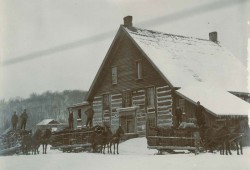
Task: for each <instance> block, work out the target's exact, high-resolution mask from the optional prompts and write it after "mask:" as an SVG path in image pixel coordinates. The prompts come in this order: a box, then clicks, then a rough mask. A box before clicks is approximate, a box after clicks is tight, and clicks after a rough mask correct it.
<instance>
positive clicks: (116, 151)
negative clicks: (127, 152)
mask: <svg viewBox="0 0 250 170" xmlns="http://www.w3.org/2000/svg"><path fill="white" fill-rule="evenodd" d="M118 146H119V141H118V142H117V146H116V153H117V154H119V152H118Z"/></svg>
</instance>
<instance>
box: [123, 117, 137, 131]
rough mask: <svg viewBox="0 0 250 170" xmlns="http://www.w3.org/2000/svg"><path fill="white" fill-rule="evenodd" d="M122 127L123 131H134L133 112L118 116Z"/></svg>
mask: <svg viewBox="0 0 250 170" xmlns="http://www.w3.org/2000/svg"><path fill="white" fill-rule="evenodd" d="M120 122H121V126H122V129H123V130H124V132H125V133H135V116H134V114H133V115H131V113H130V114H123V115H122V116H121V117H120Z"/></svg>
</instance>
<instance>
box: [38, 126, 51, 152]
mask: <svg viewBox="0 0 250 170" xmlns="http://www.w3.org/2000/svg"><path fill="white" fill-rule="evenodd" d="M50 137H51V129H46V130H45V131H44V132H43V134H42V136H41V142H40V143H41V144H42V146H43V154H47V145H48V144H49V140H50Z"/></svg>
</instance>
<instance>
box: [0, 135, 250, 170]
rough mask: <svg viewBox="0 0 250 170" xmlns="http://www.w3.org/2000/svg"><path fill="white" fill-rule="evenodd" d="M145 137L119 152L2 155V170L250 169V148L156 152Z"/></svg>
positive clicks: (128, 142)
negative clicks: (222, 152)
mask: <svg viewBox="0 0 250 170" xmlns="http://www.w3.org/2000/svg"><path fill="white" fill-rule="evenodd" d="M146 143H147V142H146V139H145V138H137V139H131V140H128V141H126V142H124V143H122V144H120V149H119V152H120V154H119V155H108V154H106V155H102V154H97V153H62V152H60V151H57V150H49V151H48V154H47V155H42V154H40V155H14V156H1V157H0V170H17V169H18V170H39V169H41V170H46V169H48V170H51V169H52V170H78V169H81V170H83V169H86V170H91V169H97V170H98V169H100V170H113V169H114V170H131V169H136V170H164V169H167V170H172V169H174V170H184V169H185V170H189V169H192V170H221V169H223V170H224V169H225V170H248V169H249V170H250V148H244V155H240V156H238V155H236V153H235V151H233V155H232V156H226V155H219V154H212V153H202V154H199V155H194V154H187V153H186V154H168V155H155V154H156V153H157V151H156V150H149V149H147V144H146Z"/></svg>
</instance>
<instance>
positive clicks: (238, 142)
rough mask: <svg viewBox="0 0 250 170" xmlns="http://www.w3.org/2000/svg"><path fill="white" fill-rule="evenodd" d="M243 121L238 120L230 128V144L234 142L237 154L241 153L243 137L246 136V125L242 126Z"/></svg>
mask: <svg viewBox="0 0 250 170" xmlns="http://www.w3.org/2000/svg"><path fill="white" fill-rule="evenodd" d="M244 126H245V125H244V122H239V123H238V124H237V125H236V126H235V127H234V128H233V130H232V138H231V141H229V142H231V143H232V144H235V146H236V150H237V155H240V154H241V155H243V137H244V136H246V129H247V128H248V125H247V127H244Z"/></svg>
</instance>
